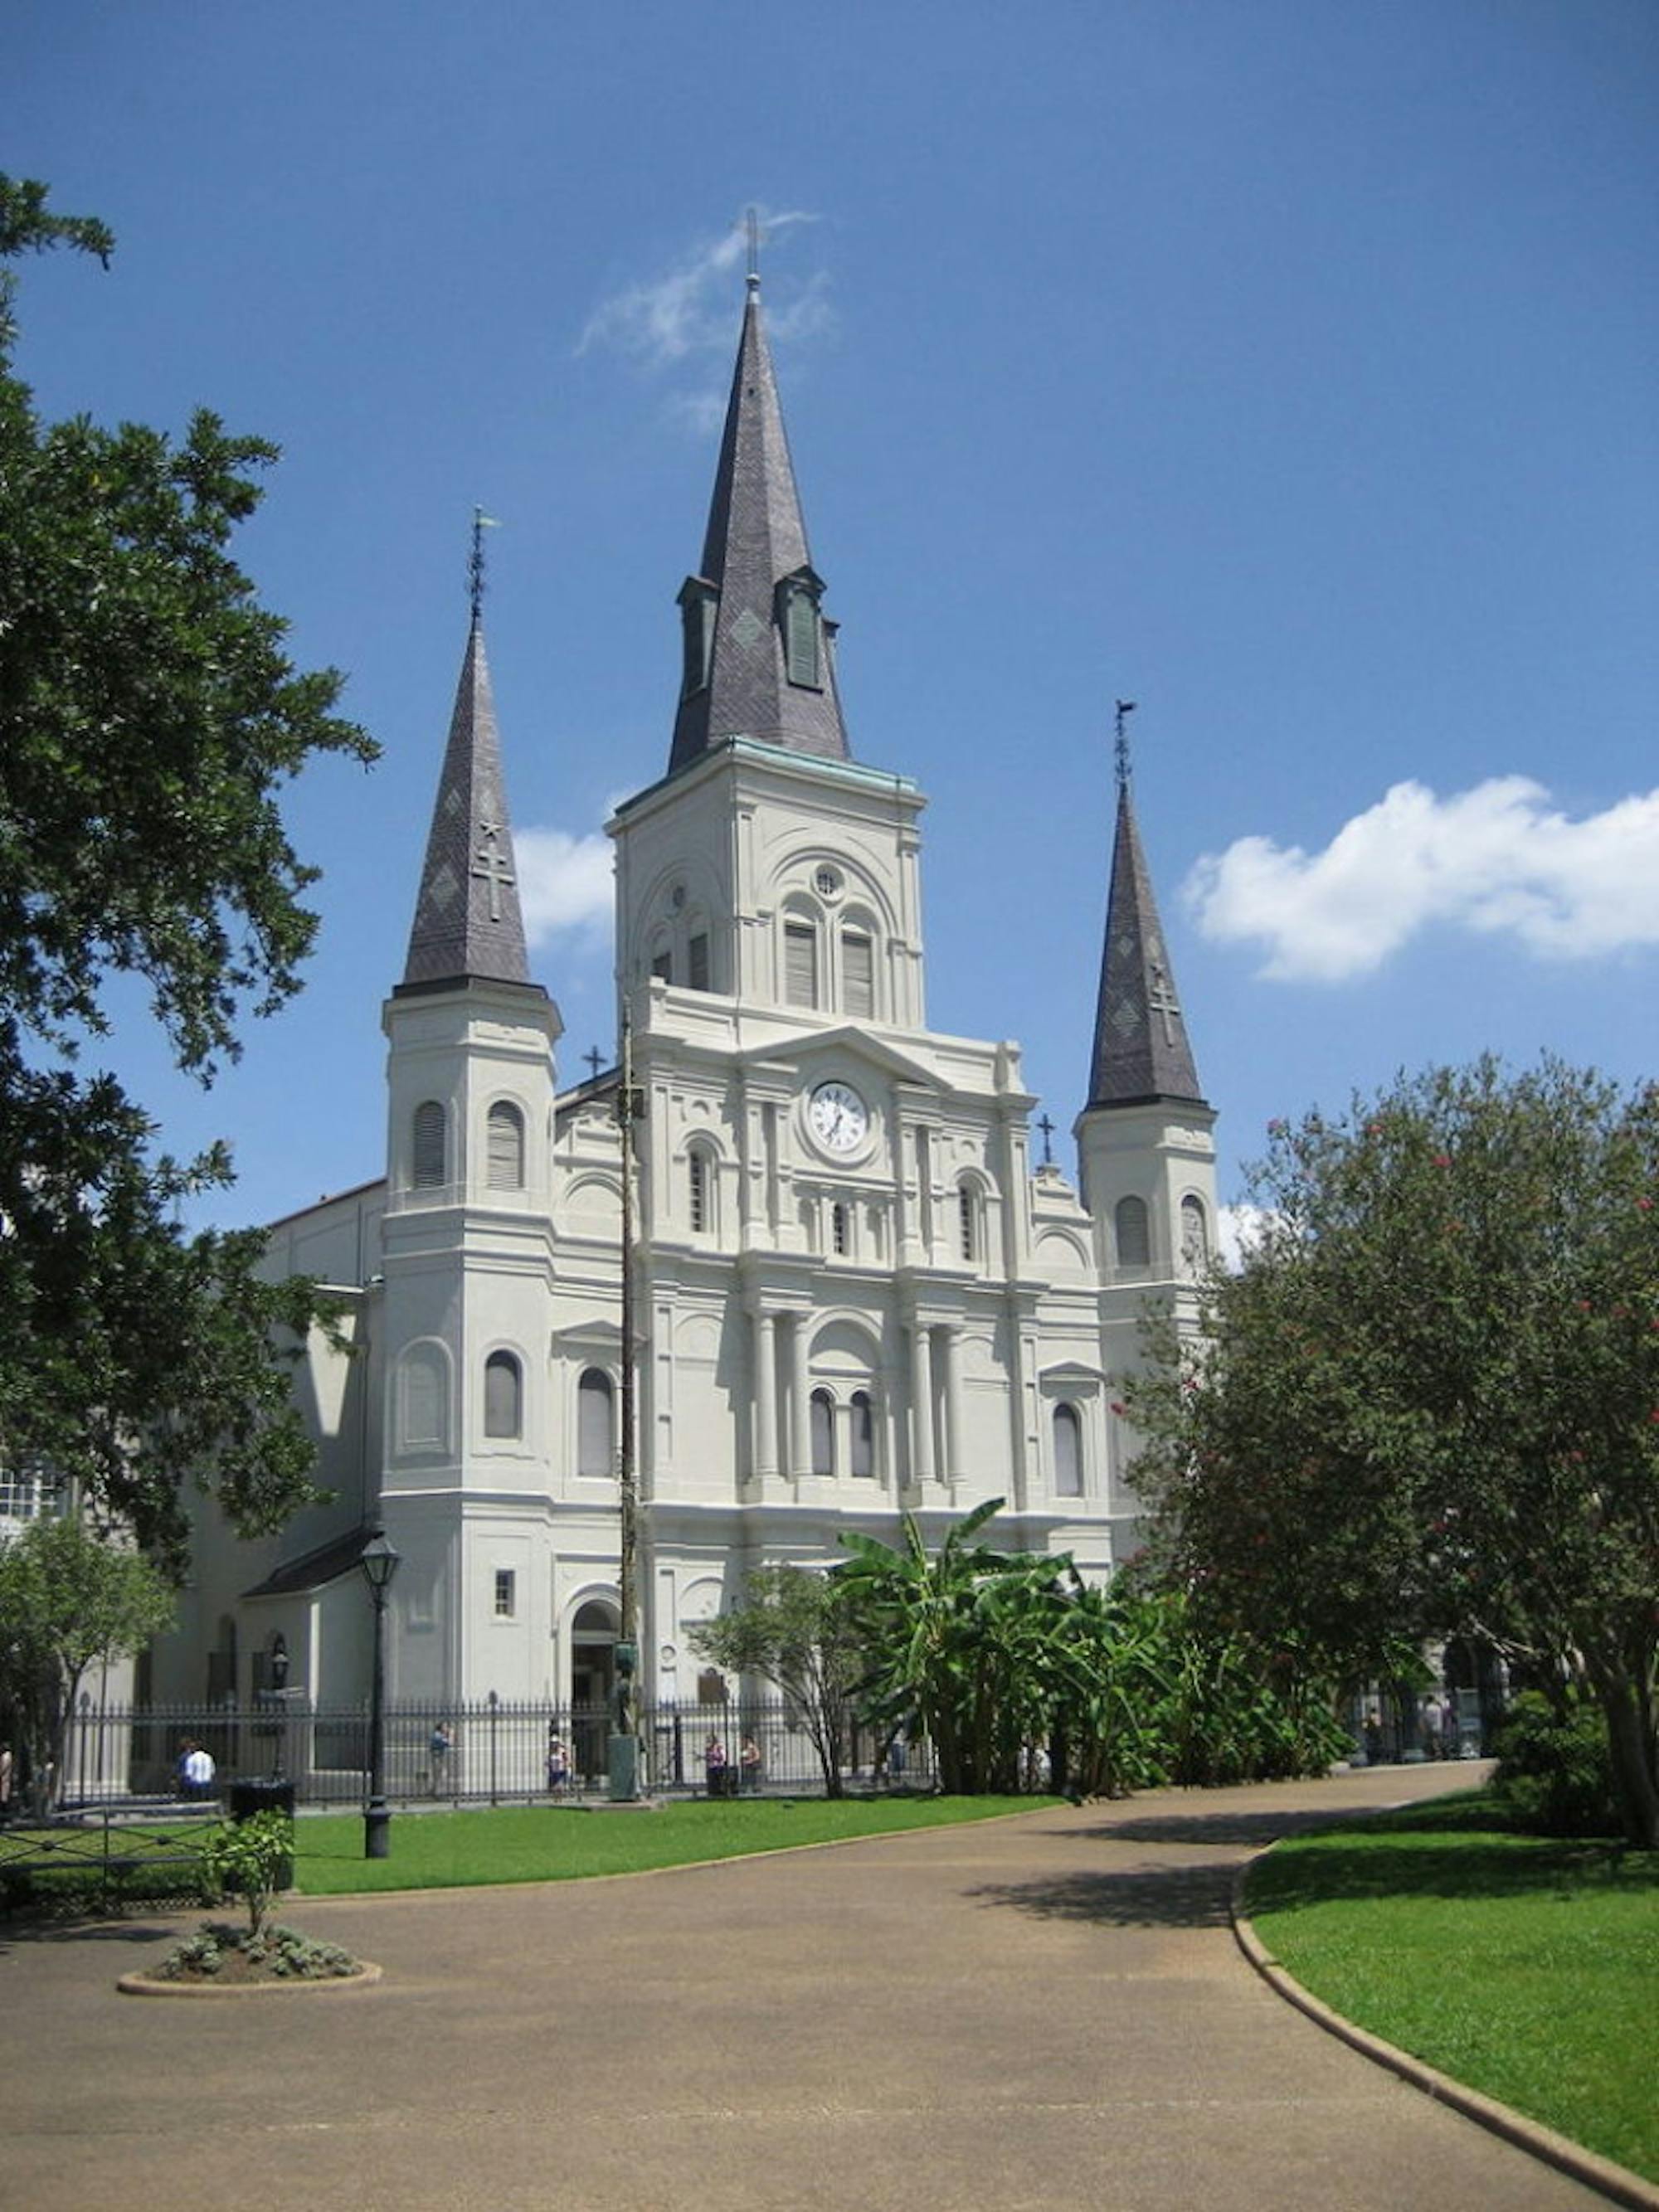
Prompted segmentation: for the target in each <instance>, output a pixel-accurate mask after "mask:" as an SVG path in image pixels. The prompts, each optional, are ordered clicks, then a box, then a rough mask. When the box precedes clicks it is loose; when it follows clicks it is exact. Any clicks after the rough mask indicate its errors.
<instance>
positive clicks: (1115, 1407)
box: [1112, 1322, 1659, 1416]
mask: <svg viewBox="0 0 1659 2212" xmlns="http://www.w3.org/2000/svg"><path fill="white" fill-rule="evenodd" d="M1655 1326H1656V1327H1659V1322H1656V1324H1655ZM1128 1410H1129V1408H1128V1407H1127V1406H1126V1405H1125V1404H1124V1402H1123V1401H1122V1399H1121V1398H1114V1399H1113V1401H1112V1411H1113V1412H1114V1413H1116V1414H1118V1415H1120V1416H1121V1415H1122V1414H1124V1413H1127V1412H1128Z"/></svg>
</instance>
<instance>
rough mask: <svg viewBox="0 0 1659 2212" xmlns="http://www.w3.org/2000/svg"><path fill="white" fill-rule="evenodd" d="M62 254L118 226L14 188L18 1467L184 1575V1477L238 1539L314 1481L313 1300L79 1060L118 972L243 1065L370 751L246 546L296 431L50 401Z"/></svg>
mask: <svg viewBox="0 0 1659 2212" xmlns="http://www.w3.org/2000/svg"><path fill="white" fill-rule="evenodd" d="M54 246H67V247H69V248H70V249H71V250H75V251H78V252H82V253H87V254H90V255H93V256H95V257H96V258H98V259H99V260H100V261H107V258H108V256H109V254H110V252H111V251H112V239H111V236H110V234H109V233H108V231H107V230H106V229H105V228H104V226H103V225H102V224H101V223H100V222H97V221H95V220H94V219H92V218H89V217H80V216H62V215H58V214H55V213H54V212H52V210H51V209H50V207H49V205H48V202H47V194H46V188H45V186H43V185H40V184H36V183H31V182H20V181H15V180H14V179H11V178H9V177H5V176H0V1311H3V1312H4V1314H5V1316H6V1326H5V1328H4V1329H3V1330H0V1462H3V1463H6V1464H9V1465H11V1466H13V1467H21V1466H26V1465H31V1464H44V1465H46V1466H49V1467H50V1468H52V1469H53V1470H54V1471H55V1472H56V1473H57V1474H58V1475H59V1476H61V1477H64V1478H65V1479H67V1480H70V1482H71V1483H72V1484H73V1485H74V1486H75V1487H76V1490H77V1492H78V1493H79V1494H80V1495H81V1496H82V1498H83V1499H84V1500H85V1501H86V1502H87V1503H88V1504H89V1505H90V1506H91V1507H92V1508H93V1509H94V1510H96V1511H98V1512H100V1513H103V1514H106V1515H107V1516H110V1517H111V1518H112V1519H115V1520H118V1522H120V1523H121V1524H122V1525H123V1526H124V1528H125V1529H126V1531H127V1532H128V1533H129V1534H131V1536H132V1537H133V1538H134V1539H136V1540H137V1541H138V1542H139V1544H140V1545H141V1546H142V1547H144V1548H145V1549H146V1550H148V1551H149V1552H151V1553H154V1554H155V1556H156V1557H158V1558H160V1559H162V1560H164V1561H165V1562H166V1563H167V1565H168V1566H169V1568H170V1569H171V1570H172V1571H174V1572H175V1573H177V1572H179V1571H181V1569H182V1565H183V1559H184V1553H185V1531H186V1527H187V1516H186V1515H185V1510H184V1508H183V1505H182V1503H181V1499H180V1494H179V1493H180V1489H181V1486H182V1485H183V1484H184V1482H185V1479H186V1477H187V1475H189V1474H191V1473H194V1472H199V1471H200V1470H202V1469H204V1468H210V1469H211V1470H212V1477H211V1479H212V1482H213V1486H214V1487H216V1490H217V1492H218V1494H219V1496H220V1498H221V1499H222V1502H223V1504H224V1505H225V1507H226V1509H227V1510H228V1513H229V1515H230V1517H231V1519H232V1521H233V1522H234V1523H235V1524H236V1525H237V1526H238V1527H239V1528H241V1529H243V1530H244V1531H245V1532H247V1533H252V1532H254V1531H258V1530H263V1529H269V1528H273V1527H275V1526H277V1525H279V1524H280V1522H282V1521H283V1519H285V1518H286V1517H287V1516H288V1515H289V1513H291V1512H292V1510H294V1508H295V1505H296V1504H300V1503H301V1502H302V1501H303V1500H304V1499H305V1498H306V1497H307V1495H308V1494H309V1486H308V1481H307V1469H308V1468H309V1466H310V1463H311V1454H310V1449H309V1446H308V1444H307V1442H306V1439H305V1437H304V1434H303V1431H302V1430H301V1425H300V1423H299V1420H298V1419H297V1416H296V1415H295V1413H294V1411H293V1409H292V1408H291V1407H290V1405H289V1398H288V1390H287V1386H286V1381H285V1378H284V1376H283V1372H282V1371H281V1366H280V1363H279V1362H276V1361H273V1358H272V1357H271V1348H272V1346H273V1343H274V1342H275V1343H278V1344H286V1345H287V1346H288V1347H289V1349H290V1350H292V1348H293V1346H295V1343H296V1342H297V1340H298V1339H299V1337H300V1336H301V1335H302V1334H303V1333H304V1331H305V1330H306V1329H307V1328H308V1327H310V1326H311V1325H312V1324H313V1322H314V1321H315V1320H316V1319H318V1318H319V1311H320V1310H319V1306H318V1304H317V1302H316V1300H315V1298H314V1297H313V1292H312V1291H311V1288H310V1286H308V1285H303V1284H301V1285H286V1286H282V1287H276V1286H272V1285H267V1284H264V1283H262V1282H260V1281H259V1280H258V1276H257V1273H256V1270H257V1267H258V1260H259V1257H260V1253H261V1249H262V1247H261V1243H260V1240H259V1239H258V1237H249V1236H240V1237H238V1236H218V1235H202V1236H193V1237H192V1236H187V1235H186V1234H185V1232H184V1231H183V1230H182V1229H181V1227H180V1226H179V1222H178V1218H177V1214H178V1209H179V1203H180V1201H181V1200H184V1199H185V1197H187V1196H188V1195H189V1194H191V1193H193V1192H196V1191H199V1190H201V1189H202V1188H205V1187H208V1186H210V1185H213V1184H222V1183H224V1182H228V1180H229V1179H230V1168H229V1160H228V1154H227V1153H226V1152H225V1150H224V1148H223V1147H222V1146H212V1147H210V1149H209V1150H208V1151H207V1152H204V1154H203V1155H202V1157H201V1158H197V1159H195V1160H192V1161H186V1162H177V1161H173V1160H171V1159H168V1158H165V1157H162V1156H161V1155H160V1154H159V1153H158V1152H157V1151H156V1149H155V1127H154V1125H153V1124H152V1122H151V1121H150V1119H149V1116H148V1115H146V1114H145V1112H144V1111H143V1108H142V1106H141V1105H139V1104H138V1103H137V1102H135V1101H134V1100H133V1099H132V1098H131V1097H129V1096H128V1095H127V1094H126V1092H125V1090H124V1089H123V1087H122V1085H121V1084H120V1083H119V1081H118V1079H116V1078H115V1077H114V1076H113V1075H112V1074H110V1073H106V1072H101V1071H99V1070H96V1069H93V1070H90V1071H89V1070H88V1065H87V1062H88V1054H89V1053H93V1052H96V1051H97V1050H99V1049H100V1048H101V1047H102V1042H103V1040H104V1039H105V1037H106V1035H107V1033H108V1031H109V1028H110V1018H109V1014H108V1010H107V1005H106V986H107V983H108V981H109V979H110V978H111V977H112V976H131V977H136V978H137V979H138V980H139V981H140V983H141V984H142V986H143V988H144V989H145V990H146V991H147V993H148V995H149V1004H150V1008H151V1011H152V1012H153V1014H154V1016H155V1020H156V1022H157V1024H159V1026H160V1029H161V1033H162V1035H163V1036H165V1037H166V1039H167V1043H168V1045H169V1046H170V1048H171V1049H172V1052H173V1058H174V1060H175V1061H176V1063H177V1064H178V1066H179V1067H180V1068H181V1069H183V1070H185V1072H187V1073H191V1074H192V1075H194V1076H196V1077H197V1079H200V1080H201V1081H202V1082H204V1083H208V1082H210V1081H211V1079H212V1078H213V1076H214V1074H215V1073H216V1069H217V1068H218V1067H219V1066H221V1065H222V1063H223V1062H224V1061H225V1060H228V1059H234V1057H235V1054H236V1052H237V1049H238V1045H237V1025H238V1023H239V1020H240V1017H241V1016H242V1014H243V1013H244V1012H250V1011H251V1012H253V1013H255V1014H268V1013H270V1012H274V1011H275V1010H276V1008H277V1007H278V1006H281V1005H282V1004H283V1001H284V1000H286V999H287V998H288V997H289V995H290V994H292V993H293V992H294V991H295V989H297V987H298V983H299V977H298V969H299V966H300V963H301V961H302V960H303V958H304V957H305V955H306V954H307V951H309V949H310V947H311V944H312V940H313V936H314V934H315V931H316V927H317V920H316V916H315V915H314V914H313V913H312V912H311V911H310V910H309V909H308V908H307V906H306V905H305V904H304V902H303V898H302V894H303V893H304V891H305V890H306V889H307V886H308V885H309V884H311V883H312V882H313V880H314V878H315V873H316V872H315V870H314V869H312V868H309V867H307V866H305V865H304V864H303V863H302V862H301V860H300V859H299V858H298V856H297V855H296V854H295V851H294V849H293V848H292V847H291V845H290V844H289V839H288V836H287V832H286V830H285V828H284V826H283V818H282V814H281V811H280V807H279V804H278V800H279V795H280V793H281V791H282V788H283V786H284V785H285V784H286V783H287V781H288V780H289V778H290V777H292V776H294V775H297V774H298V772H299V771H300V769H301V768H302V767H303V766H304V765H305V764H306V763H307V761H308V760H310V759H311V757H313V755H316V754H327V753H342V754H344V755H345V756H347V757H349V758H352V759H355V760H357V761H359V762H367V761H368V760H369V759H371V758H372V757H373V756H374V746H373V745H372V744H371V743H370V741H369V740H368V738H367V737H366V736H365V735H364V733H363V732H362V731H361V730H359V729H357V728H356V726H353V725H352V724H351V723H349V722H346V721H343V720H339V719H337V717H336V716H335V714H333V712H332V708H333V706H334V703H335V700H336V698H337V695H338V692H339V689H340V683H341V679H340V678H339V677H338V676H337V674H335V673H334V671H331V670H324V671H319V672H316V673H312V674H307V673H304V672H302V671H299V670H297V669H296V668H295V666H294V665H293V664H292V663H291V662H290V660H289V659H288V657H287V655H286V653H285V652H284V651H283V639H284V630H285V625H284V624H283V622H282V620H281V619H280V618H279V617H277V616H276V615H275V614H272V613H270V611H267V610H266V609H264V607H262V606H261V605H259V603H258V599H257V598H256V597H255V593H254V589H253V586H252V583H251V582H250V581H249V580H248V578H247V577H246V575H244V574H242V572H241V571H240V568H237V566H236V565H235V563H234V561H233V560H232V558H231V557H230V554H229V552H228V545H229V541H230V539H231V537H232V535H233V532H234V530H235V528H236V526H237V525H238V524H240V523H241V522H243V521H245V520H246V519H247V518H248V516H250V515H251V514H252V513H253V510H254V508H255V507H257V506H258V501H259V499H260V496H261V487H260V484H259V482H258V474H259V471H262V470H264V468H266V467H268V466H269V465H270V463H271V462H272V461H273V460H274V459H276V448H275V447H272V446H270V445H268V444H267V443H266V442H265V441H264V440H262V439H259V438H252V437H244V436H238V435H233V434H231V433H229V432H228V431H227V430H226V429H225V428H224V427H223V425H222V423H221V422H220V421H219V419H218V418H217V417H216V416H214V415H212V414H210V413H208V412H206V411H205V410H203V411H199V412H197V414H196V415H195V416H193V417H192V418H191V422H190V424H189V426H188V428H187V429H186V431H185V434H184V435H183V437H182V438H179V439H176V440H175V439H173V438H172V437H169V436H168V435H167V434H165V433H163V432H161V431H159V430H154V429H150V428H145V427H144V426H143V425H141V424H137V423H131V422H128V423H123V424H121V425H120V426H119V427H118V428H115V429H105V428H100V427H99V426H97V425H96V424H94V423H93V422H90V421H88V419H87V418H86V417H85V416H76V417H75V418H73V419H70V420H69V421H65V422H45V421H42V420H41V419H40V416H38V415H37V413H36V411H35V408H34V404H33V398H32V395H31V393H30V392H29V389H28V386H27V385H26V384H25V383H24V382H22V381H21V379H20V378H19V376H18V375H17V374H16V372H15V352H16V346H17V337H18V331H17V324H16V319H15V312H14V311H15V295H16V286H17V279H16V275H15V268H14V267H10V266H8V265H7V264H15V262H16V261H17V260H18V258H20V257H21V256H25V255H28V254H31V253H35V252H43V251H46V250H48V249H50V248H52V247H54Z"/></svg>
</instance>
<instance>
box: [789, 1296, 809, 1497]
mask: <svg viewBox="0 0 1659 2212" xmlns="http://www.w3.org/2000/svg"><path fill="white" fill-rule="evenodd" d="M808 1395H809V1390H808V1383H807V1378H806V1316H805V1314H797V1315H796V1316H794V1319H793V1322H792V1323H791V1325H790V1331H789V1472H790V1474H793V1476H794V1477H795V1479H796V1480H797V1481H799V1480H800V1478H801V1477H802V1476H803V1475H808V1474H811V1472H812V1425H811V1417H810V1413H809V1409H808V1405H807V1399H808Z"/></svg>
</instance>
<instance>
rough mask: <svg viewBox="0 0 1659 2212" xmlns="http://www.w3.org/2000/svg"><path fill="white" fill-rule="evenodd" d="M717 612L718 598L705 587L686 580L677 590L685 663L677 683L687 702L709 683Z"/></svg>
mask: <svg viewBox="0 0 1659 2212" xmlns="http://www.w3.org/2000/svg"><path fill="white" fill-rule="evenodd" d="M719 609H720V598H719V594H718V593H717V592H714V591H713V590H712V589H711V588H710V586H708V585H707V584H704V583H702V582H700V581H699V580H696V578H693V577H688V578H687V580H686V581H685V582H684V584H683V585H682V586H681V587H680V612H681V617H682V619H683V621H684V625H685V629H684V646H685V663H684V671H683V673H682V676H681V681H680V696H682V697H683V698H686V699H689V698H690V696H691V695H692V693H693V692H694V691H701V690H703V689H704V687H705V686H706V685H707V684H708V671H709V666H710V664H711V663H712V661H713V659H714V617H715V615H716V613H717V612H718V611H719Z"/></svg>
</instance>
